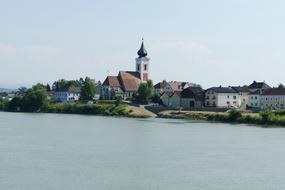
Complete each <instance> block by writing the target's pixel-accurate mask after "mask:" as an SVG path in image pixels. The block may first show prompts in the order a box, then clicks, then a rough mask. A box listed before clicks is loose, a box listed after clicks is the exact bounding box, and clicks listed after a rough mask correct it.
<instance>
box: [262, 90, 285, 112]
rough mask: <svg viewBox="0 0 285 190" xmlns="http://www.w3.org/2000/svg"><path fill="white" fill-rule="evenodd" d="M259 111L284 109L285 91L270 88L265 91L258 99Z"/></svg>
mask: <svg viewBox="0 0 285 190" xmlns="http://www.w3.org/2000/svg"><path fill="white" fill-rule="evenodd" d="M260 107H261V109H270V110H279V109H285V89H284V88H271V89H267V90H265V91H264V92H263V93H262V94H261V97H260Z"/></svg>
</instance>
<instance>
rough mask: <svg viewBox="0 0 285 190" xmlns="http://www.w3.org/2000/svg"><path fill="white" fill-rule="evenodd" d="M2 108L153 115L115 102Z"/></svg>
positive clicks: (90, 113)
mask: <svg viewBox="0 0 285 190" xmlns="http://www.w3.org/2000/svg"><path fill="white" fill-rule="evenodd" d="M0 108H1V109H0V110H2V111H10V112H33V113H65V114H84V115H104V116H118V117H119V116H122V117H135V118H148V117H152V116H153V115H152V114H151V113H150V112H148V111H146V110H144V109H142V108H138V107H134V106H130V105H128V104H120V105H116V104H115V103H114V102H101V103H97V104H81V103H48V104H46V105H44V106H42V107H41V108H40V109H38V110H36V111H25V110H22V109H20V108H19V109H14V110H9V109H8V106H6V107H5V106H4V105H1V106H0Z"/></svg>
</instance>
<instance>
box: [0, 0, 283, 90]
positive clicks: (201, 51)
mask: <svg viewBox="0 0 285 190" xmlns="http://www.w3.org/2000/svg"><path fill="white" fill-rule="evenodd" d="M284 7H285V1H284V0H199V1H198V0H175V1H174V0H171V1H170V0H169V1H167V0H138V1H136V0H121V1H118V0H116V1H115V0H109V1H108V0H104V1H103V0H101V1H99V0H77V1H75V0H48V1H46V0H45V1H43V0H24V1H23V0H9V1H7V0H0V24H1V25H0V26H1V27H0V85H1V86H4V87H15V86H17V85H22V84H25V85H26V84H27V85H31V84H33V83H37V82H43V83H47V82H53V81H55V80H57V79H59V78H66V79H76V78H79V77H85V76H89V77H92V78H96V79H97V80H101V81H103V80H104V78H105V77H106V75H107V74H111V75H116V74H117V73H118V71H119V70H134V69H135V58H136V56H137V54H136V52H137V50H138V49H139V46H140V43H141V38H142V37H144V39H145V45H146V48H147V50H148V52H149V58H150V59H151V63H150V64H151V65H150V66H151V70H150V71H151V73H150V75H151V78H152V79H153V80H154V82H158V81H160V80H162V79H167V80H169V81H170V80H181V81H182V80H183V81H191V82H195V83H199V84H201V85H202V86H203V87H205V88H207V87H210V86H218V85H220V84H222V85H225V86H228V85H243V84H249V83H251V82H252V81H253V80H259V81H263V80H265V81H266V82H267V83H268V84H270V85H277V84H278V83H285V77H284V75H285V65H284V64H285V62H284V61H285V57H284V53H285V11H284Z"/></svg>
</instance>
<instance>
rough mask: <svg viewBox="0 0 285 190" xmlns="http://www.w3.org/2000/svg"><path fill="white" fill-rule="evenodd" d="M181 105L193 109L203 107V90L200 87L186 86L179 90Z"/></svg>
mask: <svg viewBox="0 0 285 190" xmlns="http://www.w3.org/2000/svg"><path fill="white" fill-rule="evenodd" d="M181 107H182V108H183V109H193V108H202V107H204V91H203V89H202V88H201V87H188V88H186V89H184V90H183V91H182V92H181Z"/></svg>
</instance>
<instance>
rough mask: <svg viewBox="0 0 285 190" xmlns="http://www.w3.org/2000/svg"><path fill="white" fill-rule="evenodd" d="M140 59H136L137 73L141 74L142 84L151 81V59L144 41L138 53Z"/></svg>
mask: <svg viewBox="0 0 285 190" xmlns="http://www.w3.org/2000/svg"><path fill="white" fill-rule="evenodd" d="M138 56H139V57H138V58H136V71H137V72H139V73H140V78H141V80H142V82H146V81H148V80H149V58H148V57H146V56H147V51H146V49H145V47H144V43H143V39H142V45H141V48H140V49H139V51H138Z"/></svg>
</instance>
